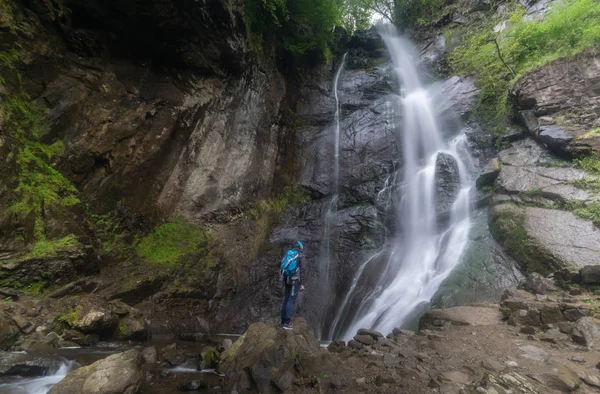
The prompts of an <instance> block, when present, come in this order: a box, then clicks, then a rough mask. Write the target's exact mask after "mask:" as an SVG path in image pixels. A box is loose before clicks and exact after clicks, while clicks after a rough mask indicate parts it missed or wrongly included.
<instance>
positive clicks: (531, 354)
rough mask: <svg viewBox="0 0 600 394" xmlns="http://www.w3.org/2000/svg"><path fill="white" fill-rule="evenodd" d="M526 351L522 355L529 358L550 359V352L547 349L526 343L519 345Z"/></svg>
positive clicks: (537, 359)
mask: <svg viewBox="0 0 600 394" xmlns="http://www.w3.org/2000/svg"><path fill="white" fill-rule="evenodd" d="M519 349H520V350H522V351H523V352H524V353H522V354H521V357H523V358H528V359H531V360H536V361H545V360H546V359H548V353H546V351H545V350H543V349H540V348H539V347H535V346H531V345H525V346H521V347H519Z"/></svg>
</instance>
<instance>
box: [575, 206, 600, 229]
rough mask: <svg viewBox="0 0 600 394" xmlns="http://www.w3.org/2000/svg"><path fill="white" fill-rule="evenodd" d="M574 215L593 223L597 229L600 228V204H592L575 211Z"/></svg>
mask: <svg viewBox="0 0 600 394" xmlns="http://www.w3.org/2000/svg"><path fill="white" fill-rule="evenodd" d="M573 213H574V214H575V215H577V216H579V217H580V218H583V219H586V220H590V221H592V223H594V225H596V227H600V202H598V201H594V202H591V203H589V204H588V205H586V206H584V207H581V208H577V209H575V210H574V211H573Z"/></svg>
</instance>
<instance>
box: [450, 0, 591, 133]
mask: <svg viewBox="0 0 600 394" xmlns="http://www.w3.org/2000/svg"><path fill="white" fill-rule="evenodd" d="M511 4H512V7H513V8H512V13H511V16H510V19H509V21H508V27H507V28H506V29H505V30H503V31H502V32H500V33H496V32H494V26H495V25H497V24H498V23H499V22H501V20H502V15H498V14H494V16H492V17H490V18H488V19H487V20H486V21H485V22H484V23H482V24H481V26H479V28H474V29H472V30H471V31H468V32H467V33H466V34H465V35H464V36H463V37H462V38H461V42H460V44H459V45H458V46H457V47H456V48H455V50H454V51H453V52H452V54H451V55H450V59H449V60H450V65H451V67H452V69H453V70H454V72H455V73H459V74H474V75H476V77H477V80H476V84H477V85H478V86H479V87H480V88H481V92H482V94H481V98H480V103H479V106H478V109H477V112H478V113H479V114H480V115H481V117H482V118H484V119H485V120H487V121H488V122H489V124H490V126H492V127H494V129H495V130H496V131H497V132H499V133H500V132H503V131H504V124H505V121H506V118H507V115H508V112H509V103H508V100H507V98H508V93H509V90H511V89H512V87H513V85H514V84H515V82H516V81H517V80H518V79H519V78H520V77H521V76H523V75H525V74H526V73H527V72H529V71H532V70H534V69H536V68H539V67H541V66H543V65H545V64H548V63H549V62H551V61H553V60H555V59H558V58H561V57H567V56H573V55H576V54H578V53H580V52H583V51H585V50H587V49H590V48H593V47H595V46H597V45H598V43H600V3H599V2H597V1H596V0H565V1H564V2H560V3H557V4H555V5H554V6H553V7H552V9H551V10H550V11H548V13H547V15H546V17H545V19H544V20H541V21H540V20H532V19H529V18H524V14H525V12H524V10H523V9H522V8H521V6H520V5H518V4H516V3H515V2H513V3H509V6H511ZM498 49H499V51H498ZM499 53H500V55H499Z"/></svg>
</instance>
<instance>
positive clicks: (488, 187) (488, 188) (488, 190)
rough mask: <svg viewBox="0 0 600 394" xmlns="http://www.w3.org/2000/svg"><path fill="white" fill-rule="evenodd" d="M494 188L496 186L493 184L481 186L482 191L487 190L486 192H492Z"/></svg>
mask: <svg viewBox="0 0 600 394" xmlns="http://www.w3.org/2000/svg"><path fill="white" fill-rule="evenodd" d="M492 190H494V188H493V187H492V186H489V185H488V186H483V187H482V188H481V191H482V192H485V193H488V192H491V191H492Z"/></svg>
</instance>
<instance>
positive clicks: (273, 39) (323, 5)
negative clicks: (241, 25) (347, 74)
mask: <svg viewBox="0 0 600 394" xmlns="http://www.w3.org/2000/svg"><path fill="white" fill-rule="evenodd" d="M342 4H343V1H342V0H244V11H245V15H246V23H247V26H248V29H249V32H248V33H249V34H248V36H249V38H250V44H251V47H252V48H253V49H254V50H256V51H263V50H266V49H267V48H268V44H272V45H273V46H274V47H275V49H277V50H283V51H284V52H285V53H286V54H287V55H291V56H292V57H293V58H298V57H301V56H305V55H314V56H317V57H324V56H325V54H326V52H327V50H328V44H329V43H331V41H332V39H333V28H334V27H335V26H336V25H338V24H340V22H341V21H342Z"/></svg>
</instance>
